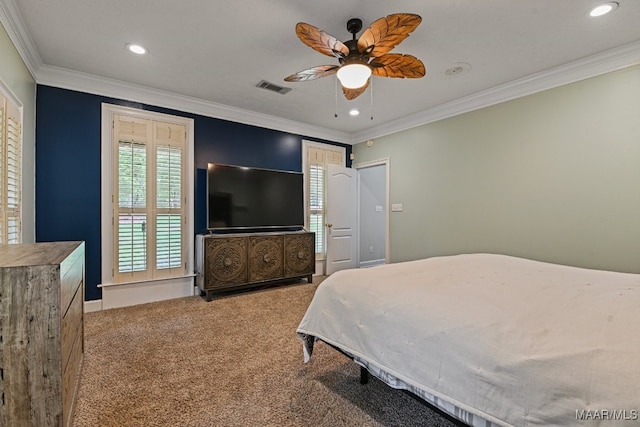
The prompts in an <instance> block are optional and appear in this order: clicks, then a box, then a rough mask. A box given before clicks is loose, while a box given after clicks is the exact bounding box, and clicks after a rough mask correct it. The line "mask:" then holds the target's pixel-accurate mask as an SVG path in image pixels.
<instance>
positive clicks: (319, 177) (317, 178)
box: [306, 144, 344, 260]
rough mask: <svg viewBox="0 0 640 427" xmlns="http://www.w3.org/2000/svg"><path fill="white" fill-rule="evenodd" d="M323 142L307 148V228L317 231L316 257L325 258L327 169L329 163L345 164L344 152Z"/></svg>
mask: <svg viewBox="0 0 640 427" xmlns="http://www.w3.org/2000/svg"><path fill="white" fill-rule="evenodd" d="M329 147H331V146H329V145H326V144H323V145H322V146H320V145H319V144H317V145H308V146H307V148H306V165H307V166H306V168H307V170H306V181H307V182H306V186H307V190H308V192H307V199H308V201H307V203H308V204H307V224H308V227H307V229H308V230H309V231H312V232H314V233H316V259H318V260H321V259H324V254H325V249H326V248H325V245H326V236H325V216H326V211H325V207H326V170H327V165H328V164H336V165H340V166H343V165H344V153H343V152H342V151H338V150H333V149H331V148H329Z"/></svg>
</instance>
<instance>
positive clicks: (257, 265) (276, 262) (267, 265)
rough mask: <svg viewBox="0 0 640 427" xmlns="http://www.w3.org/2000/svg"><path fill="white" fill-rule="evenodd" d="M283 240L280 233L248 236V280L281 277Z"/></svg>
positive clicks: (255, 280) (260, 280)
mask: <svg viewBox="0 0 640 427" xmlns="http://www.w3.org/2000/svg"><path fill="white" fill-rule="evenodd" d="M283 255H284V241H283V238H282V235H273V236H255V237H250V238H249V282H262V281H266V280H273V279H279V278H281V277H282V264H283V262H282V261H283Z"/></svg>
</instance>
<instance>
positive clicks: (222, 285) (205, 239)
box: [196, 231, 316, 301]
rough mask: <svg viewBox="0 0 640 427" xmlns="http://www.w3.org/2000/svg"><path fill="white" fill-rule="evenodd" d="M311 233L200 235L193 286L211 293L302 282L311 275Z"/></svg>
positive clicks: (209, 298)
mask: <svg viewBox="0 0 640 427" xmlns="http://www.w3.org/2000/svg"><path fill="white" fill-rule="evenodd" d="M315 266H316V263H315V233H310V232H306V231H290V232H265V233H238V234H200V235H197V236H196V284H197V285H198V287H199V288H200V291H201V292H203V293H204V294H205V295H206V299H207V301H211V297H212V293H215V292H224V291H228V290H233V289H238V288H243V287H250V286H256V285H261V284H267V283H275V282H278V281H284V280H292V279H301V278H306V279H307V281H308V282H309V283H311V280H312V276H313V273H314V272H315Z"/></svg>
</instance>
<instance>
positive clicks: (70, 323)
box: [60, 288, 83, 369]
mask: <svg viewBox="0 0 640 427" xmlns="http://www.w3.org/2000/svg"><path fill="white" fill-rule="evenodd" d="M82 299H83V298H82V289H80V288H78V289H77V291H76V294H75V297H74V298H73V300H72V301H71V304H70V306H69V310H67V313H66V315H65V316H64V317H63V318H62V327H61V331H60V335H61V336H60V341H61V344H60V346H61V349H62V369H65V368H66V366H67V364H68V363H69V359H70V354H71V351H72V349H73V346H74V342H75V341H76V339H77V337H76V335H78V334H80V339H82V309H83V304H82V303H83V301H82Z"/></svg>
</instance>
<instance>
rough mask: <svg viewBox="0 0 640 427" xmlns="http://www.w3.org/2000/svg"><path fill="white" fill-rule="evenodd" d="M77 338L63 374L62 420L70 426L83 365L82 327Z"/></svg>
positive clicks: (64, 424)
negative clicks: (77, 384)
mask: <svg viewBox="0 0 640 427" xmlns="http://www.w3.org/2000/svg"><path fill="white" fill-rule="evenodd" d="M77 332H78V333H77V334H76V337H75V338H76V339H75V341H74V343H73V347H72V350H71V353H70V354H69V360H68V362H69V363H67V368H66V370H65V371H64V373H63V374H62V420H63V424H62V425H63V426H70V425H71V424H72V419H73V418H72V417H73V404H74V402H75V398H76V396H75V394H76V393H77V391H78V390H77V388H76V383H77V381H78V375H80V368H81V367H82V356H83V353H82V341H83V338H82V328H81V327H80V328H78V331H77Z"/></svg>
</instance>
